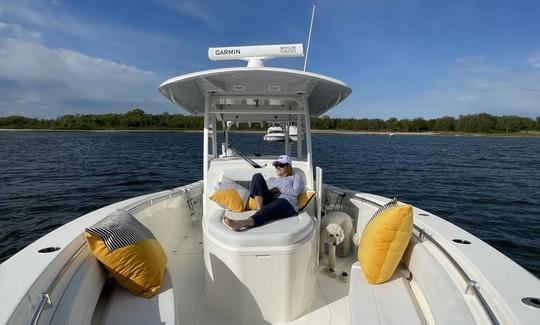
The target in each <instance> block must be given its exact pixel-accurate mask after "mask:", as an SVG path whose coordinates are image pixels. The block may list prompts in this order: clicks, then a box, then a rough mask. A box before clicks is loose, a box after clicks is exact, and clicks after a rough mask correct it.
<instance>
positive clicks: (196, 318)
mask: <svg viewBox="0 0 540 325" xmlns="http://www.w3.org/2000/svg"><path fill="white" fill-rule="evenodd" d="M202 238H203V235H202V227H201V223H200V222H194V223H192V227H191V228H190V229H186V230H185V233H184V234H181V237H180V239H179V241H178V244H177V245H176V246H175V248H174V250H173V252H172V254H170V255H169V262H168V267H169V269H170V272H171V275H172V279H173V286H174V290H175V297H176V302H177V306H176V308H177V311H178V317H179V323H180V324H199V325H201V324H231V325H232V324H235V323H233V322H227V321H226V320H224V319H223V318H222V317H221V316H220V315H219V314H218V313H217V312H216V311H214V309H213V308H212V306H211V305H210V303H209V302H208V300H207V298H206V294H205V292H204V260H203V244H202V240H203V239H202ZM355 260H356V259H355V258H354V257H353V256H352V255H351V256H349V257H347V258H338V259H337V262H336V270H337V272H338V273H340V272H341V271H347V272H348V273H349V272H350V269H351V265H352V264H353V263H354V261H355ZM325 263H326V259H325V260H323V261H322V263H321V266H320V268H321V269H322V268H323V265H324V264H325ZM317 281H318V290H317V294H316V296H315V301H314V302H313V304H312V306H311V307H310V310H309V311H308V312H307V313H306V314H305V315H303V316H302V317H300V318H298V319H296V320H294V321H292V322H290V323H287V324H295V325H296V324H298V325H300V324H314V323H317V324H323V323H324V324H332V325H334V324H336V325H337V324H350V316H349V315H350V314H349V296H348V294H349V284H348V283H343V282H341V281H340V280H339V279H333V278H330V277H328V276H327V275H325V274H323V273H322V272H319V274H318V279H317ZM231 298H232V297H231ZM324 320H326V321H324Z"/></svg>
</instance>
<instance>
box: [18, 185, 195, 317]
mask: <svg viewBox="0 0 540 325" xmlns="http://www.w3.org/2000/svg"><path fill="white" fill-rule="evenodd" d="M198 183H201V184H202V181H199V182H195V183H192V184H188V185H186V186H182V187H179V188H175V189H172V190H170V191H169V192H168V193H165V194H163V195H159V196H157V197H153V198H151V199H146V200H143V201H141V202H135V203H133V204H131V205H128V206H127V207H126V209H125V210H126V211H128V212H132V211H134V210H136V209H138V208H140V207H143V206H146V207H147V206H152V205H153V204H156V203H158V202H162V201H164V200H167V199H170V198H172V197H175V196H177V195H180V194H186V190H189V189H194V188H196V187H197V185H194V184H198ZM86 246H87V243H86V241H84V242H83V243H82V244H81V246H80V247H79V248H78V249H77V251H75V253H73V255H71V257H70V258H69V260H68V261H67V262H66V263H65V264H64V265H63V266H62V269H61V270H60V272H59V273H58V274H57V275H56V276H55V278H54V279H53V281H52V282H51V283H50V284H49V287H48V288H47V290H45V291H44V292H42V293H41V294H40V295H39V302H38V304H37V305H36V307H35V309H34V312H33V313H32V317H31V318H30V321H29V322H28V324H29V325H36V324H37V323H38V321H39V318H40V317H41V313H42V312H43V309H44V308H45V307H46V306H48V305H52V301H51V294H52V292H53V290H54V289H55V288H56V286H57V285H58V282H60V280H61V279H62V277H63V276H64V274H66V272H67V271H68V270H69V268H70V267H71V265H72V264H73V262H74V261H75V259H76V258H77V257H78V256H79V255H80V254H81V252H82V251H83V250H84V248H85V247H86Z"/></svg>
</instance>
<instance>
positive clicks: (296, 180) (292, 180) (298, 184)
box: [266, 174, 305, 211]
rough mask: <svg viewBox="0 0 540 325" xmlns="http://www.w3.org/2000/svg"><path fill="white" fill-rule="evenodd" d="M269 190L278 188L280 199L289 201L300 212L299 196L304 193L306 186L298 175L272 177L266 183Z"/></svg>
mask: <svg viewBox="0 0 540 325" xmlns="http://www.w3.org/2000/svg"><path fill="white" fill-rule="evenodd" d="M266 185H267V186H268V188H269V189H272V188H273V187H277V188H278V189H279V192H280V194H279V196H278V198H281V199H285V200H287V201H288V202H289V203H290V204H291V205H292V207H293V208H294V209H295V210H296V211H298V199H297V198H298V195H299V194H300V193H302V192H303V191H304V188H305V184H304V180H303V179H302V177H301V176H300V175H298V174H294V175H292V176H287V177H270V178H269V179H268V180H267V181H266Z"/></svg>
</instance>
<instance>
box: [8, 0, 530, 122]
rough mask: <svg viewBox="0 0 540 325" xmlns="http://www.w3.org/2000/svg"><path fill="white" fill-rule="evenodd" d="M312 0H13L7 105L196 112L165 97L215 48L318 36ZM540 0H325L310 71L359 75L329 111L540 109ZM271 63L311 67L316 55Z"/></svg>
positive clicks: (399, 113)
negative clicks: (171, 83) (170, 84)
mask: <svg viewBox="0 0 540 325" xmlns="http://www.w3.org/2000/svg"><path fill="white" fill-rule="evenodd" d="M311 6H312V1H304V0H298V1H290V0H289V1H240V0H230V1H202V0H201V1H179V0H138V1H134V0H132V1H127V0H115V1H112V0H109V1H102V0H94V1H64V0H2V1H1V2H0V116H8V115H23V116H31V117H39V118H52V117H57V116H60V115H65V114H77V113H81V114H87V113H97V114H100V113H109V112H126V111H128V110H130V109H132V108H135V107H140V108H142V109H143V110H145V111H146V112H148V113H154V114H157V113H161V112H164V111H168V112H170V113H178V112H180V113H185V112H183V111H181V110H180V109H179V108H177V107H176V106H175V105H173V104H171V103H169V102H168V101H166V100H165V99H164V98H162V97H161V95H160V93H159V91H158V86H159V84H160V83H161V82H162V81H164V80H166V79H168V78H170V77H173V76H176V75H180V74H185V73H190V72H194V71H198V70H206V69H212V68H219V67H226V66H242V65H245V63H244V62H242V61H222V62H212V61H209V60H208V57H207V51H208V47H213V46H230V45H259V44H280V43H304V44H305V43H306V42H307V32H308V27H309V19H310V14H311ZM539 14H540V2H539V1H524V0H516V1H498V0H486V1H484V0H479V1H475V0H467V1H462V0H454V1H450V0H437V1H434V0H368V1H366V0H358V1H354V0H334V1H330V0H325V1H318V2H317V12H316V20H315V25H314V31H313V33H314V34H313V37H312V47H311V49H310V55H309V62H308V70H309V71H312V72H315V73H320V74H324V75H328V76H331V77H334V78H337V79H340V80H342V81H344V82H346V83H347V84H348V85H349V86H351V88H352V89H353V93H352V94H351V96H350V97H349V98H348V99H347V100H346V101H345V102H343V103H342V104H341V105H340V106H338V107H337V108H334V109H333V110H332V111H331V112H330V114H329V115H331V116H333V117H357V118H363V117H367V118H383V119H387V118H389V117H397V118H415V117H418V116H421V117H425V118H435V117H442V116H445V115H450V116H456V117H457V116H459V115H461V114H470V113H480V112H487V113H490V114H494V115H520V116H528V117H537V116H540V18H539ZM267 66H279V67H287V68H295V69H302V67H303V59H301V58H295V59H281V60H272V61H269V62H267Z"/></svg>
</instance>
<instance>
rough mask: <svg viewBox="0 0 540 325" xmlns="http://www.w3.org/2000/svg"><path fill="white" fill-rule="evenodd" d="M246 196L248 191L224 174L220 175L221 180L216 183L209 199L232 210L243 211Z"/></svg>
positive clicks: (247, 196)
mask: <svg viewBox="0 0 540 325" xmlns="http://www.w3.org/2000/svg"><path fill="white" fill-rule="evenodd" d="M248 198H249V191H248V190H247V189H246V188H244V187H243V186H241V185H238V184H237V183H236V182H234V181H232V180H231V179H229V178H228V177H227V176H225V175H223V176H222V177H221V181H219V182H218V183H217V184H216V188H215V191H214V194H212V195H211V196H210V200H212V201H214V202H216V203H217V204H219V205H220V206H221V207H222V208H224V209H228V210H231V211H234V212H242V211H244V208H245V207H246V204H247V201H248Z"/></svg>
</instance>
